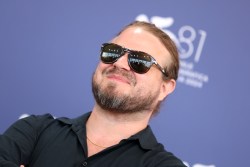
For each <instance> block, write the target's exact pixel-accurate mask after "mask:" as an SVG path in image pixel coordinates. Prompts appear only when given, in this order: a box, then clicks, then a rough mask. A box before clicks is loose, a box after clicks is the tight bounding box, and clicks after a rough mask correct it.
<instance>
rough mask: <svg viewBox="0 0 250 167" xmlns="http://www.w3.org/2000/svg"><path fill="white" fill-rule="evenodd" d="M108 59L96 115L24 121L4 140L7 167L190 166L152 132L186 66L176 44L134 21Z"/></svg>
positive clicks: (0, 153)
mask: <svg viewBox="0 0 250 167" xmlns="http://www.w3.org/2000/svg"><path fill="white" fill-rule="evenodd" d="M152 56H153V57H152ZM100 58H101V61H100V63H99V64H98V66H97V68H96V71H95V73H94V75H93V78H92V91H93V94H94V97H95V100H96V104H95V105H94V107H93V110H92V112H90V113H87V114H84V115H82V116H80V117H78V118H76V119H68V118H59V119H53V117H52V116H51V115H49V114H46V115H42V116H30V117H28V118H25V119H22V120H19V121H17V122H16V123H15V124H13V125H12V126H11V127H10V128H9V129H8V130H7V131H6V132H5V133H4V134H3V135H1V137H0V166H10V167H12V166H13V167H14V166H20V165H24V166H33V167H42V166H44V167H45V166H46V167H48V166H52V167H57V166H58V167H59V166H60V167H73V166H93V167H97V166H98V167H118V166H119V167H123V166H124V167H125V166H126V167H128V166H129V167H144V166H145V167H146V166H147V167H184V166H185V165H184V164H183V163H182V161H180V160H179V159H178V158H176V157H175V156H174V155H173V154H171V153H170V152H167V151H165V150H164V148H163V146H162V145H161V144H160V143H158V142H157V141H156V139H155V137H154V135H153V133H152V131H151V129H150V127H149V126H148V122H149V120H150V118H151V117H152V115H154V114H156V112H157V111H158V109H159V106H160V103H161V102H162V101H163V100H164V99H165V98H166V97H167V96H168V95H169V94H170V93H172V92H173V91H174V89H175V85H176V79H177V75H178V68H179V62H178V53H177V49H176V47H175V45H174V43H173V42H172V40H171V39H170V38H169V37H168V36H167V35H166V34H165V33H164V32H163V31H161V30H160V29H158V28H156V27H155V26H154V25H152V24H150V23H145V22H133V23H131V24H129V25H128V26H126V27H125V28H124V29H123V30H122V31H121V32H120V33H119V34H118V35H117V36H116V37H115V38H114V39H112V40H111V41H110V42H109V43H105V44H103V45H102V47H101V53H100Z"/></svg>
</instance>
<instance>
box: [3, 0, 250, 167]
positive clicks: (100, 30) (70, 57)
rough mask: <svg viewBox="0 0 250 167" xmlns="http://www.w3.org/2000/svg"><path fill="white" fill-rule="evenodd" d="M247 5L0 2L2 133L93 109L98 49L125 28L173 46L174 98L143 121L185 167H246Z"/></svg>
mask: <svg viewBox="0 0 250 167" xmlns="http://www.w3.org/2000/svg"><path fill="white" fill-rule="evenodd" d="M249 16H250V2H249V1H247V0H231V1H228V0H220V1H215V0H210V1H199V0H189V1H178V0H177V1H174V0H164V1H163V0H158V1H147V0H138V1H133V0H127V1H117V0H107V1H97V0H92V1H83V0H74V1H66V0H64V1H62V0H43V1H32V0H30V1H29V0H25V1H21V0H1V1H0V133H2V132H4V130H5V129H6V128H7V127H8V126H9V125H10V124H12V123H13V122H14V121H16V120H17V119H18V118H19V117H20V116H24V114H43V113H51V114H53V115H54V116H55V117H60V116H67V117H76V116H78V115H80V114H82V113H85V112H88V111H90V110H91V109H92V106H93V103H94V100H93V97H92V93H91V76H92V73H93V71H94V69H95V67H96V65H97V62H98V60H99V48H100V45H101V44H102V43H104V42H107V41H108V40H110V39H111V38H112V37H113V36H114V35H115V34H116V33H117V32H118V31H119V30H120V29H121V28H122V27H123V26H124V25H126V24H128V23H129V22H131V21H133V20H136V19H137V20H144V21H149V22H153V23H155V24H156V25H157V26H159V27H161V28H162V29H163V30H164V31H165V32H167V33H169V34H170V35H171V37H172V38H173V39H174V40H175V42H176V44H177V45H178V48H179V50H180V58H181V70H180V77H179V80H178V86H177V89H176V91H175V93H174V94H172V95H170V96H169V97H168V99H167V100H166V101H165V102H164V104H163V106H162V109H161V112H160V114H159V115H158V116H157V117H155V118H153V119H152V120H151V122H150V124H151V125H152V128H153V129H154V131H155V134H156V136H157V137H158V139H159V141H160V142H162V143H163V144H164V145H165V147H166V149H167V150H169V151H171V152H174V153H175V154H176V155H177V156H178V157H180V158H181V159H182V160H183V161H185V162H186V164H187V165H188V166H190V167H205V166H207V167H208V166H209V167H240V166H248V164H250V159H249V149H250V144H249V141H250V113H249V109H250V102H249V93H250V89H249V85H250V75H249V71H250V63H249V62H250V57H249V53H248V52H249V46H248V43H249V37H250V32H249V30H250V21H249Z"/></svg>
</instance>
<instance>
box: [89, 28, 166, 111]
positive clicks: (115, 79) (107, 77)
mask: <svg viewBox="0 0 250 167" xmlns="http://www.w3.org/2000/svg"><path fill="white" fill-rule="evenodd" d="M111 42H112V43H116V44H118V45H121V46H123V47H126V48H129V49H132V50H137V51H143V52H146V53H148V54H150V55H151V56H153V57H154V58H155V59H156V61H157V62H158V63H159V64H160V66H162V67H164V66H165V64H169V63H170V54H169V52H168V51H167V50H166V49H165V47H164V46H163V45H162V44H161V42H160V41H159V40H158V39H157V38H156V37H154V36H153V35H152V34H150V33H148V32H146V31H145V30H143V29H141V28H137V27H132V28H129V29H127V30H125V31H124V32H122V33H121V34H120V35H119V36H118V37H116V38H114V39H113V40H112V41H111ZM92 90H93V94H94V97H95V99H96V102H97V104H98V105H100V107H102V108H103V109H105V110H108V111H112V112H121V113H133V112H143V111H154V110H156V108H157V106H158V105H159V104H160V102H161V101H162V100H163V99H164V98H165V97H166V96H167V93H166V81H163V80H162V73H161V71H160V70H159V69H158V68H156V67H155V66H154V65H153V66H152V67H151V68H150V70H149V71H148V72H147V73H145V74H138V73H136V72H134V71H133V70H132V69H131V68H130V67H129V65H128V60H127V53H126V54H125V55H124V56H122V57H121V58H119V59H118V60H117V61H116V62H115V63H113V64H104V63H103V62H100V63H99V65H98V66H97V68H96V71H95V73H94V75H93V79H92Z"/></svg>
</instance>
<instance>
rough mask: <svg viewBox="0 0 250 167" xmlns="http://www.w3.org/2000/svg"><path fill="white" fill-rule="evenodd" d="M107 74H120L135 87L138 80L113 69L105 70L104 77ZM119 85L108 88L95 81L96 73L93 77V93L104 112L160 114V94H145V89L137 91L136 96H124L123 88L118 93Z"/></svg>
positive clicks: (112, 84)
mask: <svg viewBox="0 0 250 167" xmlns="http://www.w3.org/2000/svg"><path fill="white" fill-rule="evenodd" d="M107 74H119V75H122V76H123V77H126V78H127V79H128V80H129V81H130V82H131V83H132V84H131V85H133V86H135V85H136V84H137V83H136V80H135V77H134V76H133V75H132V74H129V73H128V72H126V71H123V70H120V69H117V68H112V69H110V70H104V71H103V72H102V75H107ZM118 87H119V85H117V84H115V83H109V84H108V85H106V86H102V84H99V83H97V81H96V79H95V73H94V74H93V76H92V92H93V95H94V98H95V100H96V103H97V104H98V105H99V106H100V107H101V108H102V109H104V110H106V111H109V112H113V113H138V112H145V111H152V110H153V113H156V112H158V110H159V108H160V104H161V102H160V101H159V102H156V98H157V96H158V93H159V91H158V92H155V93H154V94H153V93H150V92H148V93H146V94H145V93H143V94H142V92H144V90H143V89H139V90H137V91H136V92H135V93H133V94H134V95H136V96H133V95H128V94H123V93H122V88H120V92H119V91H117V89H118Z"/></svg>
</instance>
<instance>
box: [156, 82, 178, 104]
mask: <svg viewBox="0 0 250 167" xmlns="http://www.w3.org/2000/svg"><path fill="white" fill-rule="evenodd" d="M175 87H176V81H175V80H174V79H170V80H167V81H163V82H162V84H161V90H160V95H159V101H162V100H164V99H165V98H166V97H167V96H168V95H169V94H171V93H172V92H173V91H174V90H175Z"/></svg>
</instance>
